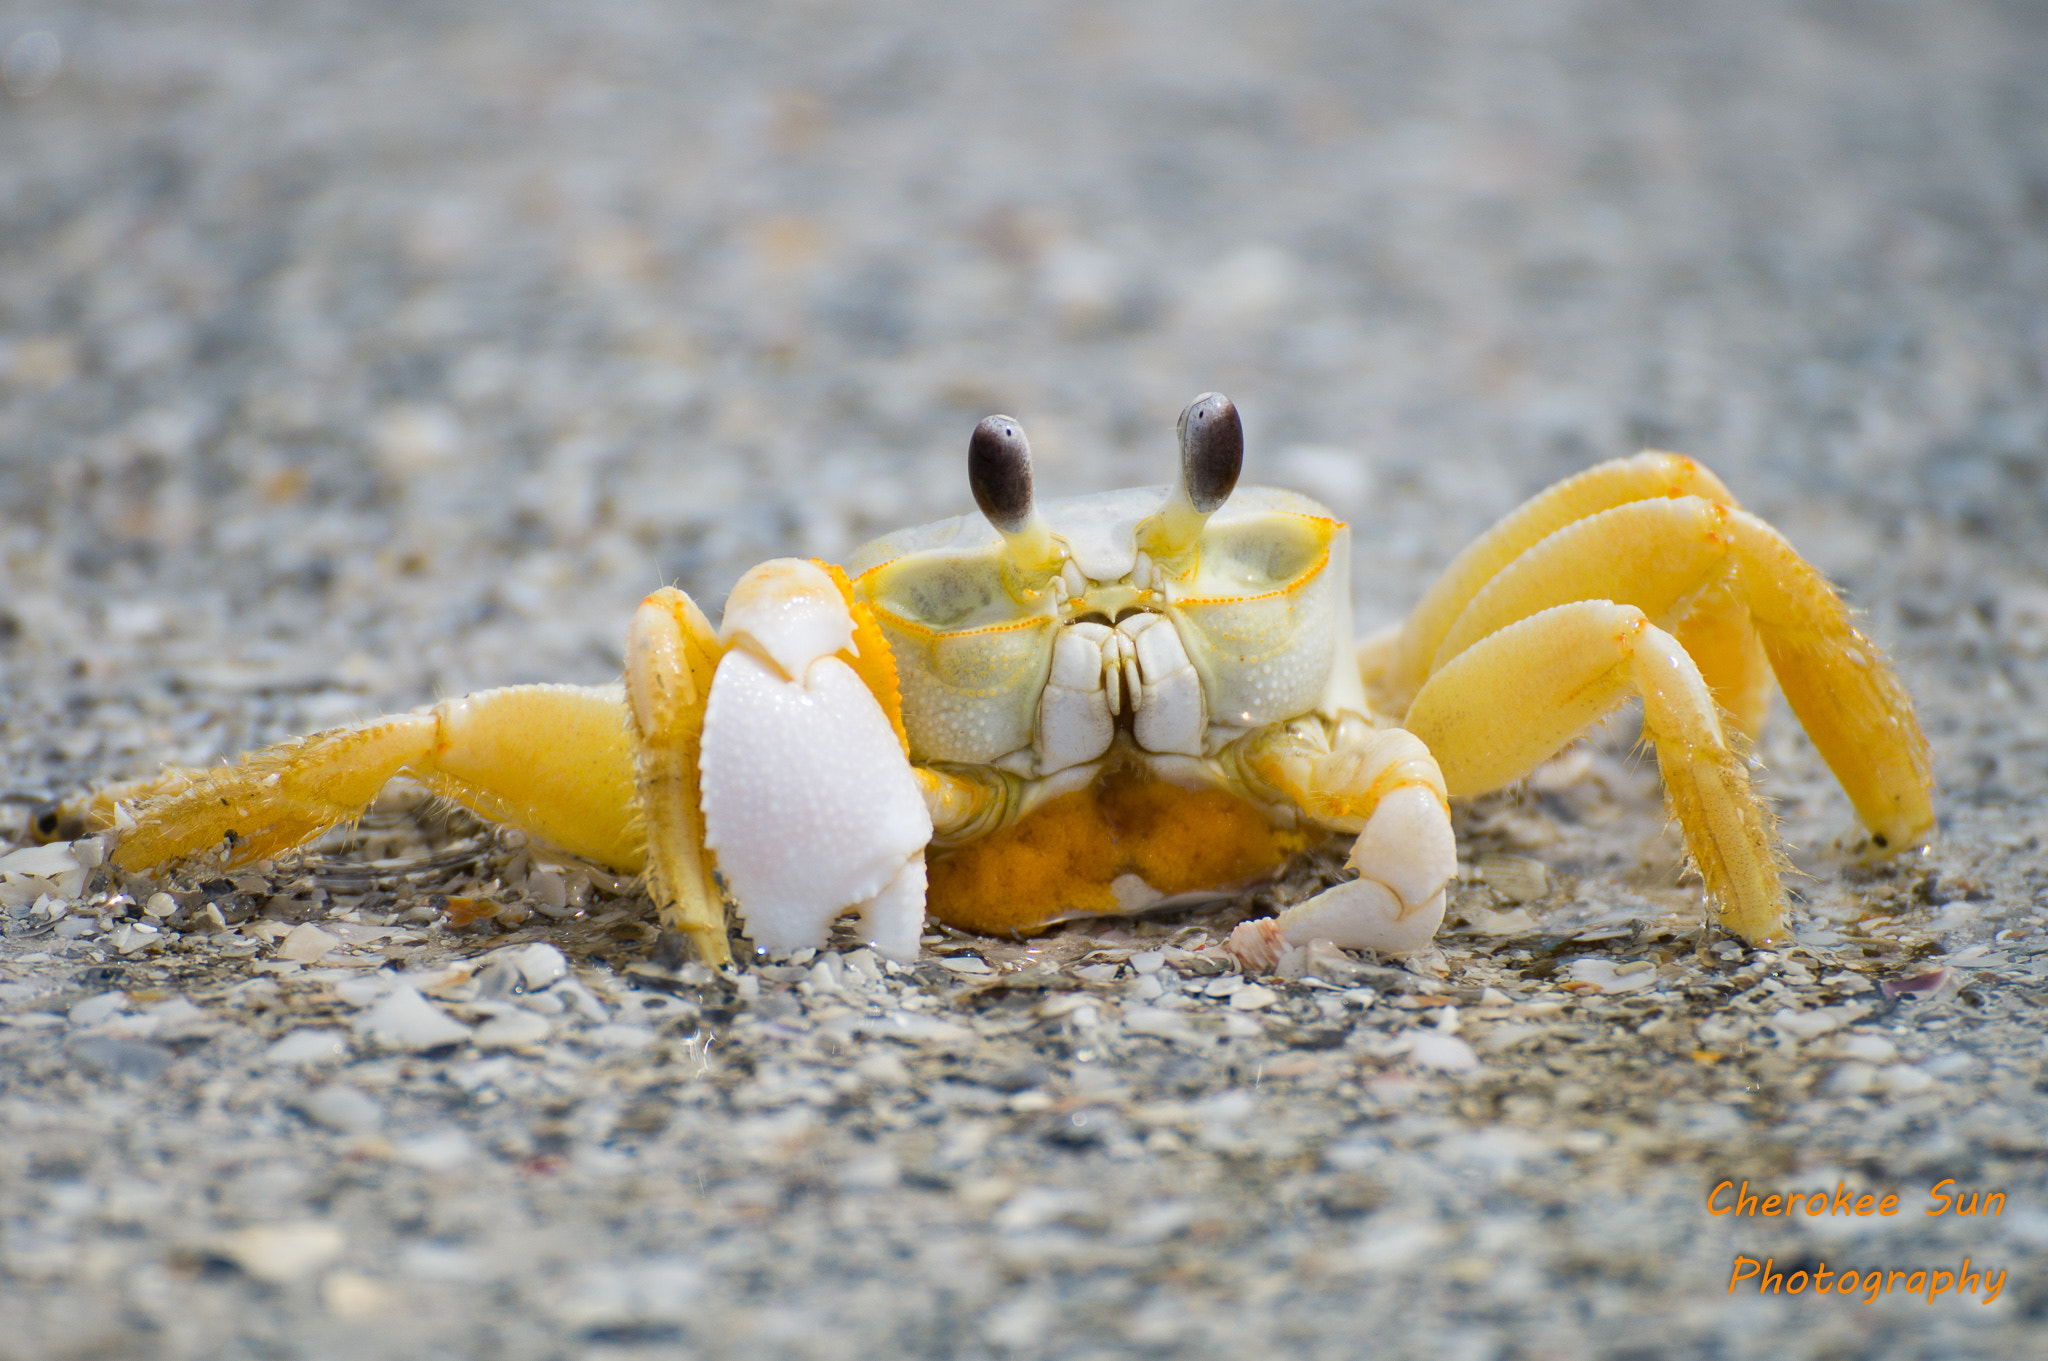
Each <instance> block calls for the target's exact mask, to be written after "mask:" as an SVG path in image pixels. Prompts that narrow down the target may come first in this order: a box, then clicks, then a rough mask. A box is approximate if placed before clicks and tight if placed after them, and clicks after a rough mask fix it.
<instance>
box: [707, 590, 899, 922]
mask: <svg viewBox="0 0 2048 1361" xmlns="http://www.w3.org/2000/svg"><path fill="white" fill-rule="evenodd" d="M802 565H803V566H807V567H808V566H809V564H802ZM771 566H775V567H777V568H780V567H781V566H782V564H771ZM811 570H812V571H813V572H816V575H817V577H818V578H819V580H821V581H822V582H823V583H824V585H825V586H826V587H827V588H829V589H831V590H832V600H833V602H834V604H835V605H836V607H837V609H838V611H839V615H840V617H841V618H842V619H843V618H844V617H845V609H844V605H843V603H841V602H840V597H839V594H838V590H837V588H836V587H834V586H833V585H832V582H831V579H830V578H829V577H826V576H824V574H823V573H822V572H817V571H816V569H815V568H812V569H811ZM755 571H756V572H760V571H762V569H760V568H757V569H755ZM754 575H755V574H754V573H749V574H748V578H749V579H751V578H753V576H754ZM789 575H791V576H795V577H797V579H796V580H795V581H794V583H793V584H794V585H795V587H796V590H795V592H794V594H795V595H796V596H797V597H798V598H797V599H796V600H795V601H794V602H793V603H789V604H786V605H784V604H778V603H777V602H776V600H775V599H774V598H773V596H772V593H771V592H770V591H769V590H767V589H762V590H758V591H756V593H755V594H756V596H757V597H760V598H757V599H756V600H754V601H753V602H751V603H750V605H749V612H750V613H751V614H752V616H753V617H752V618H750V619H747V620H746V621H745V622H742V623H741V624H740V625H739V630H738V631H739V632H742V633H744V634H745V635H746V640H750V641H751V642H752V643H753V644H754V646H747V645H744V642H743V644H742V645H740V646H735V647H733V648H732V649H731V650H730V651H728V652H727V653H726V654H725V656H723V657H722V658H720V659H719V663H718V670H717V672H716V673H715V674H714V676H713V678H712V682H711V696H710V699H709V701H708V702H707V704H706V705H705V710H704V741H703V748H702V756H701V758H700V766H699V769H700V773H701V780H702V796H703V809H704V832H705V835H704V844H705V845H706V846H708V847H710V848H711V849H712V851H713V852H714V853H715V855H716V856H717V864H718V872H719V874H720V875H721V876H722V877H723V878H724V880H725V882H726V886H727V887H728V888H729V889H730V890H731V891H732V895H733V897H734V899H735V900H736V901H737V902H738V903H739V908H740V915H741V916H742V918H744V919H745V921H746V927H747V934H748V935H749V936H751V937H752V938H753V941H754V944H755V945H756V946H758V947H759V948H761V949H763V950H766V951H769V952H770V953H782V952H785V951H789V950H798V949H803V948H805V947H807V946H808V947H813V948H815V947H818V946H822V945H823V944H824V943H825V938H826V933H827V932H828V931H829V930H830V928H831V924H832V921H833V919H834V918H835V917H837V916H838V915H839V914H840V913H841V912H842V911H844V910H845V909H847V908H849V907H856V906H860V907H862V908H863V912H862V922H863V926H864V929H865V930H866V931H867V933H868V934H869V935H870V936H872V937H873V938H874V941H875V948H876V949H877V950H878V951H879V952H880V953H883V954H887V955H890V956H892V957H895V958H908V957H910V956H913V955H915V954H916V952H917V946H918V938H919V933H920V930H921V928H922V926H923V923H924V888H925V878H924V846H925V843H926V842H927V841H929V840H931V835H932V823H931V815H930V813H929V812H928V811H927V810H926V806H925V801H924V795H923V794H922V793H921V792H920V791H919V789H918V785H917V780H916V777H915V776H913V775H912V774H911V769H910V762H909V760H908V759H907V758H906V757H905V756H904V754H903V748H902V745H901V744H900V743H899V742H898V741H897V739H896V733H895V730H894V729H893V728H892V727H890V725H889V719H888V716H887V715H885V714H884V713H883V712H882V708H881V705H880V704H878V703H877V702H876V701H875V698H874V696H873V694H871V693H870V692H869V690H868V688H867V686H866V685H865V684H863V683H862V681H861V679H860V677H859V675H857V674H856V673H855V672H854V670H853V668H852V667H850V666H848V665H847V664H846V663H845V662H844V661H842V660H840V659H839V658H838V657H836V656H833V655H831V654H832V653H833V652H835V651H837V650H838V649H839V648H840V647H842V646H844V644H845V637H846V633H847V632H848V631H850V627H851V626H850V624H848V625H847V626H846V628H845V629H842V628H841V627H840V626H839V625H837V624H835V623H834V622H833V621H832V620H831V619H830V618H828V617H826V611H824V610H823V609H821V608H820V606H821V604H822V603H823V602H821V601H820V600H819V599H818V598H817V593H816V591H815V590H814V589H812V588H813V587H814V586H815V583H813V582H810V581H808V580H805V579H802V577H801V576H800V575H799V574H794V573H792V574H789ZM756 584H757V585H760V586H763V587H768V586H772V585H773V584H774V583H772V582H769V583H756ZM746 585H748V581H743V582H742V586H743V587H744V586H746ZM734 596H735V598H738V597H739V596H740V591H739V590H737V589H736V590H735V591H734ZM763 618H765V619H766V620H768V621H769V624H768V626H766V627H764V626H762V623H761V621H762V619H763ZM776 621H781V622H782V623H784V624H787V625H789V627H788V628H787V629H786V630H783V629H778V628H776V627H774V624H775V622H776ZM727 629H728V631H732V630H733V629H734V621H733V619H732V617H731V611H730V610H728V612H727ZM764 632H765V633H769V634H772V635H774V637H773V641H772V642H771V641H770V640H769V639H768V638H764V637H762V634H763V633H764ZM806 640H808V641H806ZM770 647H773V648H774V649H775V650H776V654H777V655H774V656H773V657H772V660H771V658H770V657H764V656H762V655H761V652H765V651H767V650H768V649H769V648H770ZM757 649H758V650H757ZM806 652H808V653H809V654H810V655H808V656H807V655H805V654H806ZM783 673H787V678H785V675H784V674H783Z"/></svg>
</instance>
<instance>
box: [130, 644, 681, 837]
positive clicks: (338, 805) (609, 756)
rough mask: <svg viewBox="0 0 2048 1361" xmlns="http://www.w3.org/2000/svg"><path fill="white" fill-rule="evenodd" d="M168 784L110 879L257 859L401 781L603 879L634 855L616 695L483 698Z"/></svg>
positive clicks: (569, 689) (538, 688) (567, 692)
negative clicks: (210, 855) (553, 850)
mask: <svg viewBox="0 0 2048 1361" xmlns="http://www.w3.org/2000/svg"><path fill="white" fill-rule="evenodd" d="M178 774H179V776H180V777H182V778H183V779H184V780H186V781H188V782H185V783H183V786H182V787H181V788H178V789H176V790H175V792H170V793H167V794H165V795H163V796H161V797H158V798H154V799H151V800H149V801H148V802H145V803H143V804H140V805H139V806H137V808H136V809H135V826H134V827H132V828H130V829H129V830H128V831H127V832H126V833H125V834H124V835H123V836H122V838H121V841H120V843H119V844H118V845H117V846H116V847H115V848H114V852H113V860H114V863H115V864H117V865H119V866H120V867H121V868H123V869H126V870H131V871H141V870H147V869H154V868H156V867H157V866H159V865H165V864H169V863H171V862H173V861H177V860H182V859H185V858H187V857H189V856H194V855H199V854H202V853H205V852H209V851H217V850H221V849H222V848H225V849H226V851H227V856H226V858H227V863H229V864H244V863H247V862H249V861H251V860H261V859H265V858H267V857H269V856H273V855H276V854H278V853H280V852H282V851H287V850H290V849H291V848H292V847H294V846H299V845H303V844H304V843H305V842H307V841H310V840H311V839H312V838H314V837H315V836H317V835H319V834H320V833H321V832H323V831H325V830H326V829H327V828H329V827H331V826H333V825H334V824H336V823H339V822H352V821H354V820H355V819H356V818H359V817H361V816H362V814H363V811H364V810H365V809H366V808H368V807H369V806H370V802H371V800H373V799H375V798H376V797H377V792H378V791H379V790H381V789H382V788H383V787H384V786H385V785H386V784H387V783H389V782H390V781H391V780H392V779H393V778H394V777H395V776H399V775H410V776H412V777H413V778H415V779H417V780H419V781H420V782H421V783H422V784H425V785H426V786H427V787H428V788H430V789H432V790H433V791H434V792H435V793H436V794H440V795H443V796H444V797H446V798H449V799H453V800H454V801H456V802H457V803H460V804H463V805H464V806H465V807H468V808H472V809H474V810H476V811H477V812H479V813H481V814H483V815H484V816H485V817H487V818H490V819H491V820H493V821H495V822H504V823H509V824H510V825H512V826H515V827H518V828H521V829H522V830H524V831H527V832H529V833H531V834H533V835H534V836H537V837H539V838H541V839H542V840H545V841H548V842H551V843H553V844H554V845H557V846H560V847H561V848H562V849H564V850H567V851H571V852H573V853H575V854H577V855H581V856H585V857H587V858H589V859H592V860H595V861H597V862H599V863H600V864H604V865H608V866H610V867H612V868H614V869H618V870H623V871H627V872H633V871H637V870H638V869H639V868H640V864H641V860H642V856H643V848H642V841H641V835H640V829H639V826H638V819H637V818H636V817H635V805H634V801H633V759H632V735H631V732H630V730H629V728H628V726H627V718H626V706H625V696H624V695H623V693H622V692H621V691H620V689H619V687H618V686H616V685H611V686H603V687H595V688H593V687H585V686H574V685H521V686H514V687H511V688H509V689H504V690H486V691H482V692H480V693H478V694H474V695H465V696H463V697H461V698H459V699H451V700H443V701H442V702H441V703H439V704H436V705H435V706H434V707H433V708H432V709H430V710H427V711H426V712H423V713H414V714H398V715H395V716H393V717H390V718H378V719H371V720H369V721H367V722H363V723H356V724H351V725H349V726H347V727H342V728H330V729H329V730H327V731H326V732H319V733H314V734H313V735H312V736H310V737H300V738H294V739H293V740H291V741H289V742H280V743H278V744H277V745H276V746H271V747H265V748H263V749H261V750H259V751H253V752H250V753H249V754H248V755H246V756H244V757H242V759H241V760H239V761H237V762H236V763H235V764H233V765H229V766H221V767H218V768H216V769H211V770H203V771H184V772H179V773H178Z"/></svg>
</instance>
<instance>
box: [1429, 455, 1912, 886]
mask: <svg viewBox="0 0 2048 1361" xmlns="http://www.w3.org/2000/svg"><path fill="white" fill-rule="evenodd" d="M1716 591H1725V592H1727V593H1728V594H1729V595H1730V596H1731V597H1732V601H1733V603H1734V604H1735V605H1739V606H1740V611H1739V613H1741V614H1744V615H1746V616H1747V621H1748V627H1749V628H1751V629H1753V630H1754V631H1755V634H1756V638H1757V640H1758V642H1760V643H1761V645H1762V650H1763V653H1764V655H1765V656H1766V657H1768V658H1769V659H1770V664H1771V670H1772V672H1773V673H1774V674H1775V675H1776V677H1777V681H1778V685H1779V687H1780V688H1781V689H1783V690H1784V692H1785V699H1786V701H1787V702H1788V703H1789V704H1790V705H1791V706H1792V712H1793V713H1794V714H1795V715H1796V716H1797V717H1798V719H1799V721H1800V723H1801V725H1802V726H1804V727H1805V729H1806V732H1807V735H1808V736H1809V737H1811V738H1812V739H1813V744H1814V746H1815V747H1816V748H1817V749H1818V750H1819V751H1820V754H1821V756H1822V758H1823V759H1824V760H1826V761H1827V763H1828V767H1829V768H1830V769H1831V770H1833V771H1834V773H1835V778H1836V779H1837V780H1838V781H1840V783H1841V786H1842V789H1843V791H1844V792H1846V793H1847V794H1848V796H1849V801H1850V803H1852V804H1853V805H1854V806H1855V808H1856V813H1857V816H1858V817H1860V818H1862V820H1863V823H1864V825H1865V826H1867V827H1869V828H1870V830H1871V833H1872V839H1873V840H1874V841H1875V842H1876V844H1877V845H1878V846H1879V847H1880V848H1885V849H1894V850H1896V849H1904V848H1906V847H1908V846H1912V845H1915V844H1918V843H1919V842H1920V841H1921V840H1924V839H1925V837H1926V835H1927V833H1928V832H1929V831H1931V830H1932V829H1933V826H1934V803H1933V775H1932V771H1931V769H1930V763H1929V760H1928V754H1927V741H1926V739H1925V738H1924V737H1923V736H1922V735H1921V732H1920V725H1919V723H1918V721H1917V720H1915V718H1914V717H1913V705H1912V701H1911V700H1910V699H1908V698H1907V696H1906V692H1905V689H1904V687H1902V686H1901V685H1900V684H1899V682H1898V679H1897V677H1895V676H1894V675H1893V674H1892V671H1891V668H1890V667H1889V666H1888V665H1887V664H1886V663H1885V660H1884V656H1883V654H1882V653H1881V652H1880V651H1879V650H1878V647H1877V645H1876V644H1875V643H1873V642H1871V641H1870V640H1869V639H1868V638H1866V637H1864V636H1863V634H1862V633H1861V632H1860V631H1859V630H1858V629H1857V628H1856V625H1855V624H1854V623H1853V622H1852V621H1851V619H1850V617H1849V612H1848V610H1847V608H1846V607H1844V606H1843V604H1842V601H1841V599H1840V597H1838V596H1837V595H1836V594H1835V592H1834V589H1833V588H1832V587H1830V586H1829V585H1828V583H1827V581H1826V579H1825V578H1823V577H1822V576H1821V574H1820V572H1819V571H1818V570H1817V569H1815V568H1814V566H1813V565H1812V564H1811V563H1809V562H1807V561H1806V560H1805V559H1804V558H1802V557H1800V556H1799V554H1798V553H1797V552H1796V551H1794V549H1793V548H1792V546H1791V545H1790V544H1788V543H1786V542H1785V539H1784V537H1783V536H1782V535H1780V534H1779V533H1778V531H1777V530H1775V529H1773V528H1771V527H1770V526H1769V525H1767V524H1765V523H1764V522H1763V521H1762V520H1759V519H1758V518H1757V517H1756V516H1754V515H1751V514H1749V513H1747V512H1746V511H1741V510H1733V509H1730V508H1729V507H1727V506H1722V505H1716V504H1714V503H1713V502H1710V501H1705V500H1702V499H1701V498H1699V497H1696V496H1681V497H1675V498H1671V499H1667V500H1660V501H1638V502H1635V503H1633V504H1630V505H1625V506H1617V507H1615V508H1614V509H1612V510H1607V511H1602V512H1601V513H1600V514H1598V515H1591V516H1588V517H1587V518H1585V519H1583V520H1579V521H1577V522H1575V523H1573V524H1570V525H1567V526H1566V527H1565V528H1563V529H1561V530H1558V531H1557V532H1556V533H1554V534H1551V535H1550V536H1548V537H1547V538H1545V539H1543V540H1542V541H1541V542H1539V543H1537V544H1536V545H1535V546H1534V547H1532V548H1530V549H1529V550H1528V551H1527V552H1525V553H1523V554H1522V555H1521V556H1520V557H1518V558H1516V559H1515V560H1514V562H1512V563H1511V564H1509V565H1508V566H1507V567H1506V568H1505V569H1504V570H1503V571H1502V572H1501V573H1500V574H1499V575H1498V576H1496V577H1494V579H1493V580H1492V581H1490V582H1488V583H1487V584H1486V586H1485V587H1484V588H1482V589H1481V590H1480V591H1479V592H1478V593H1477V594H1476V595H1474V596H1473V597H1472V599H1471V601H1470V602H1469V603H1468V604H1467V605H1466V607H1465V609H1464V611H1463V612H1462V613H1461V614H1460V615H1459V616H1458V618H1457V619H1456V620H1455V621H1454V622H1453V624H1452V626H1451V628H1450V630H1449V632H1448V633H1446V635H1445V636H1444V640H1443V642H1442V643H1441V644H1440V645H1439V646H1438V648H1437V655H1436V658H1435V661H1434V663H1433V664H1432V667H1431V670H1432V671H1434V670H1435V669H1436V668H1438V667H1442V666H1444V665H1445V664H1447V663H1448V662H1449V661H1450V660H1451V659H1452V658H1454V657H1456V656H1458V655H1459V654H1460V653H1462V652H1463V651H1464V650H1465V649H1466V648H1468V647H1470V646H1472V645H1473V644H1474V643H1476V642H1477V641H1478V640H1479V639H1481V638H1484V637H1486V636H1487V635H1489V634H1491V633H1493V632H1495V631H1497V630H1498V629H1500V628H1502V627H1504V626H1506V625H1507V624H1510V623H1512V622H1514V621H1515V620H1518V619H1522V618H1525V617H1527V616H1529V615H1532V614H1535V613H1537V612H1539V611H1541V610H1544V609H1548V608H1549V607H1550V606H1552V605H1557V604H1562V603H1564V602H1566V601H1571V600H1612V601H1616V602H1619V603H1623V604H1628V605H1634V606H1636V607H1637V608H1638V609H1640V610H1642V612H1643V613H1644V614H1645V615H1647V616H1648V617H1649V618H1650V619H1651V621H1652V622H1655V623H1657V624H1659V625H1661V626H1663V627H1667V628H1669V627H1676V628H1678V630H1679V631H1680V633H1681V634H1682V635H1689V636H1690V638H1691V640H1693V641H1702V642H1707V643H1710V644H1711V643H1715V642H1718V643H1719V644H1720V645H1721V646H1724V647H1725V646H1733V647H1735V648H1738V649H1748V648H1750V647H1751V646H1752V645H1750V644H1749V643H1748V641H1747V638H1746V636H1745V635H1744V634H1743V633H1742V631H1741V629H1740V627H1737V628H1736V629H1734V630H1733V636H1732V637H1729V636H1726V635H1727V634H1728V633H1729V632H1730V631H1729V630H1727V629H1725V628H1723V629H1720V630H1718V632H1719V633H1720V634H1722V635H1723V636H1721V637H1719V638H1718V639H1717V638H1715V637H1714V636H1713V635H1714V634H1715V632H1716V630H1715V629H1713V628H1712V627H1711V625H1712V624H1713V623H1714V622H1716V616H1715V611H1716V610H1721V611H1723V614H1722V615H1721V616H1720V622H1723V623H1725V622H1726V617H1727V614H1728V613H1731V612H1734V609H1733V605H1728V606H1724V605H1721V604H1719V603H1717V602H1716V601H1715V599H1714V593H1715V592H1716ZM1702 611H1704V614H1703V613H1702ZM1753 668H1754V662H1753V659H1751V658H1746V657H1744V656H1740V655H1738V656H1735V657H1727V656H1716V657H1714V658H1712V659H1711V660H1709V661H1707V662H1706V663H1705V664H1704V665H1703V666H1702V667H1701V670H1702V671H1703V672H1705V673H1706V674H1708V675H1710V676H1712V677H1714V678H1715V679H1716V680H1719V681H1722V683H1724V684H1733V685H1734V686H1735V688H1736V693H1734V694H1730V693H1728V692H1726V691H1717V693H1716V698H1717V699H1719V700H1721V702H1723V703H1726V704H1729V707H1730V708H1731V709H1734V710H1735V711H1736V712H1737V714H1738V716H1739V717H1740V718H1742V719H1743V721H1745V722H1747V721H1753V720H1754V719H1755V718H1756V717H1757V716H1758V714H1759V711H1760V709H1761V696H1760V695H1758V694H1757V693H1756V691H1755V689H1754V687H1755V686H1756V685H1758V684H1760V680H1759V678H1757V677H1755V676H1754V675H1753V674H1751V675H1749V676H1748V677H1747V678H1743V676H1742V673H1743V672H1744V671H1745V669H1748V670H1751V671H1752V672H1753ZM1745 687H1747V688H1745ZM1731 701H1732V702H1731ZM1745 709H1747V711H1748V712H1747V713H1745V712H1744V710H1745Z"/></svg>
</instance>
